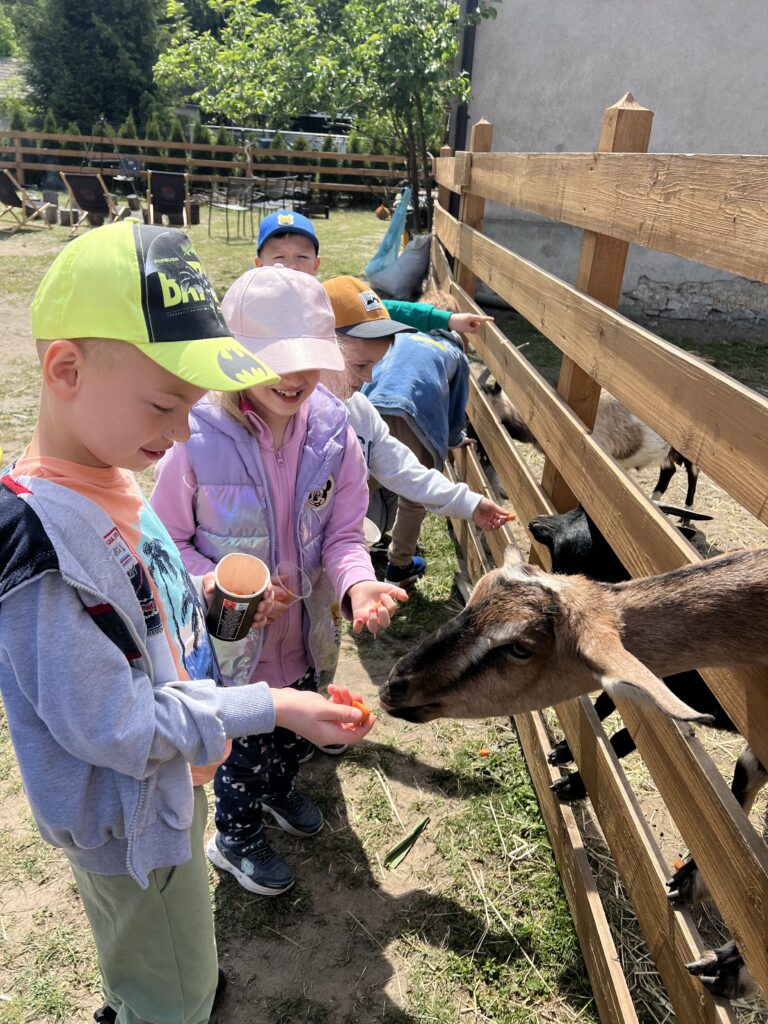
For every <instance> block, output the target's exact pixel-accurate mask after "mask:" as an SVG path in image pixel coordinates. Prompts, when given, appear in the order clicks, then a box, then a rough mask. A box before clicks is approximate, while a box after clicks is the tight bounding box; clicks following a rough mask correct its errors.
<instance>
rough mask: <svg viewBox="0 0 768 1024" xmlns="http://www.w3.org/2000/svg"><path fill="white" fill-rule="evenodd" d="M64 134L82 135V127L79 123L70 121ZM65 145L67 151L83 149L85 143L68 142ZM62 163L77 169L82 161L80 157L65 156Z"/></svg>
mask: <svg viewBox="0 0 768 1024" xmlns="http://www.w3.org/2000/svg"><path fill="white" fill-rule="evenodd" d="M64 134H65V135H82V134H83V133H82V132H81V131H80V125H79V124H78V123H77V121H70V122H69V123H68V124H67V126H66V128H65V129H64ZM65 145H66V148H67V149H82V148H83V146H84V143H82V142H76V141H67V142H66V143H65ZM61 162H62V163H63V164H69V165H70V166H71V167H77V166H78V164H79V163H80V159H79V157H76V156H63V157H62V158H61Z"/></svg>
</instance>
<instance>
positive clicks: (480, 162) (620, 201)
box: [437, 153, 768, 282]
mask: <svg viewBox="0 0 768 1024" xmlns="http://www.w3.org/2000/svg"><path fill="white" fill-rule="evenodd" d="M438 173H439V177H438V178H437V180H438V184H441V185H445V186H446V187H448V188H450V187H451V186H450V182H449V181H448V180H447V174H446V173H445V170H444V168H443V167H442V166H439V167H438ZM469 190H470V191H471V192H472V194H473V195H477V196H479V197H482V198H483V199H493V200H495V201H497V202H500V203H504V204H505V205H506V206H511V207H516V208H518V209H521V210H526V211H530V212H532V213H538V214H541V215H543V216H545V217H551V218H552V219H553V220H558V221H564V222H565V223H567V224H572V225H574V226H575V227H580V228H584V229H585V230H589V231H596V232H599V233H601V234H606V235H611V236H612V237H614V238H621V239H623V240H624V241H626V242H634V243H636V244H637V245H642V246H645V247H646V248H648V249H655V250H656V251H657V252H667V253H672V254H674V255H676V256H682V257H684V258H686V259H690V260H696V261H697V262H698V263H705V264H707V265H708V266H711V267H716V268H717V269H719V270H725V271H730V272H731V273H734V274H741V275H743V276H744V277H747V278H750V279H751V280H755V281H764V282H765V281H768V209H767V208H766V203H765V195H766V190H768V157H766V156H740V155H739V156H736V155H734V156H731V155H719V154H685V153H649V154H643V155H635V154H629V153H621V154H619V153H492V154H485V155H483V156H482V157H480V156H478V158H477V159H476V160H474V159H473V161H472V174H471V180H470V184H469Z"/></svg>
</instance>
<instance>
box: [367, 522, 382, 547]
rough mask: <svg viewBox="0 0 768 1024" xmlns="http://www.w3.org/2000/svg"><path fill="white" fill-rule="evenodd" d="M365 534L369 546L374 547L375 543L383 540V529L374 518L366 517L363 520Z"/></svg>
mask: <svg viewBox="0 0 768 1024" xmlns="http://www.w3.org/2000/svg"><path fill="white" fill-rule="evenodd" d="M363 536H364V537H365V543H366V544H367V545H368V547H369V548H372V547H373V545H374V544H378V543H379V541H380V540H381V530H380V529H379V528H378V526H377V525H376V523H374V521H373V520H372V519H368V517H367V516H366V518H365V519H364V520H363Z"/></svg>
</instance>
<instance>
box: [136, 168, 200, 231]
mask: <svg viewBox="0 0 768 1024" xmlns="http://www.w3.org/2000/svg"><path fill="white" fill-rule="evenodd" d="M163 217H167V218H168V223H169V224H174V223H178V222H179V219H181V223H182V224H183V225H184V227H185V228H186V227H189V224H190V222H191V219H192V218H191V211H190V203H189V188H188V186H187V175H186V174H180V173H177V172H176V171H147V219H148V221H149V223H150V224H162V223H163Z"/></svg>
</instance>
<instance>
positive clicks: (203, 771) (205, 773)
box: [189, 740, 232, 786]
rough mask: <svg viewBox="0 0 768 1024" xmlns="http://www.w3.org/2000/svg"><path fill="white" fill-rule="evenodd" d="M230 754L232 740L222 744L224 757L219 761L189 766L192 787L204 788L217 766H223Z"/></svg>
mask: <svg viewBox="0 0 768 1024" xmlns="http://www.w3.org/2000/svg"><path fill="white" fill-rule="evenodd" d="M231 753H232V740H227V741H226V742H225V743H224V755H223V757H222V758H221V760H220V761H213V762H212V763H211V764H191V765H190V766H189V768H190V771H191V772H192V785H193V786H204V785H205V784H206V783H207V782H210V781H211V779H212V778H213V776H214V775H215V774H216V769H217V768H218V767H219V765H221V764H224V762H225V761H226V760H227V758H228V757H229V755H230V754H231Z"/></svg>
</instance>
